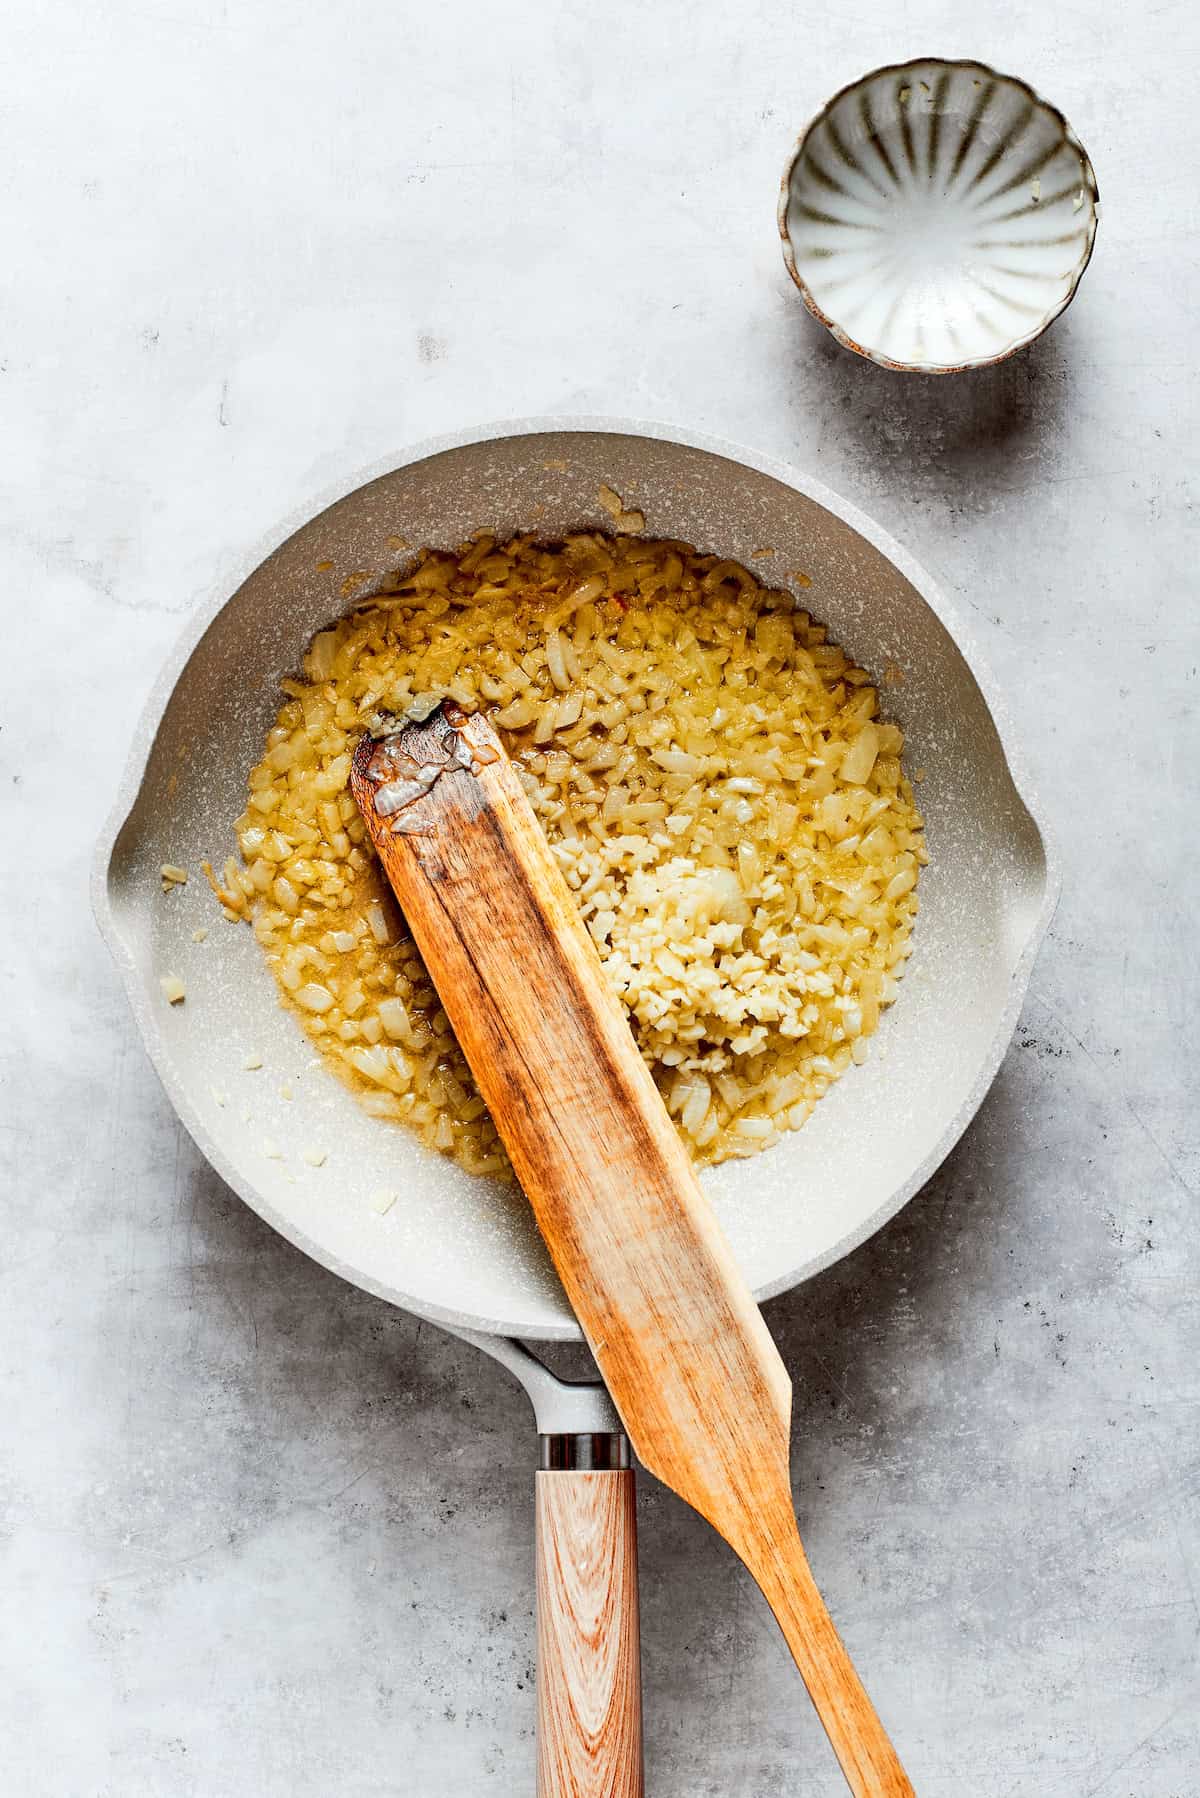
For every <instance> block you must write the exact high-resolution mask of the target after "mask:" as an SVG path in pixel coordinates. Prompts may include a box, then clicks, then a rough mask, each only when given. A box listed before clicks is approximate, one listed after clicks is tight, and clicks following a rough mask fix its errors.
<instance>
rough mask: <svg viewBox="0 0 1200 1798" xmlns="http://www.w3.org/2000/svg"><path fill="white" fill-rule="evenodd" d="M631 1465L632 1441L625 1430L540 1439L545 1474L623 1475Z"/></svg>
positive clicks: (539, 1461) (540, 1465)
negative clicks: (630, 1446) (630, 1442)
mask: <svg viewBox="0 0 1200 1798" xmlns="http://www.w3.org/2000/svg"><path fill="white" fill-rule="evenodd" d="M631 1465H632V1463H631V1461H630V1458H629V1438H628V1436H626V1435H625V1434H624V1432H623V1431H621V1430H605V1431H604V1432H603V1433H601V1434H593V1433H591V1432H588V1433H581V1432H577V1431H576V1432H572V1433H570V1434H556V1435H553V1436H545V1435H543V1436H539V1437H538V1468H539V1470H540V1471H541V1472H542V1473H619V1472H623V1471H624V1470H625V1469H626V1468H627V1467H629V1466H631Z"/></svg>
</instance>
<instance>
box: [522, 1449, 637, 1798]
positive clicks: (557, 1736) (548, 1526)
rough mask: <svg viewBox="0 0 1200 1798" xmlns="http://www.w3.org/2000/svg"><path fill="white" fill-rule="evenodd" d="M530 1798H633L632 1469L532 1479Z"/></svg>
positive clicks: (634, 1588)
mask: <svg viewBox="0 0 1200 1798" xmlns="http://www.w3.org/2000/svg"><path fill="white" fill-rule="evenodd" d="M537 1654H538V1669H537V1681H538V1685H537V1697H538V1709H537V1716H538V1722H537V1731H538V1751H537V1798H642V1794H643V1791H644V1786H643V1782H642V1679H641V1653H640V1648H639V1637H638V1579H637V1521H636V1513H635V1502H634V1475H633V1472H632V1469H630V1468H623V1469H620V1470H619V1471H613V1472H603V1473H576V1472H554V1473H539V1474H538V1475H537Z"/></svg>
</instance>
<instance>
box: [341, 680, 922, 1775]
mask: <svg viewBox="0 0 1200 1798" xmlns="http://www.w3.org/2000/svg"><path fill="white" fill-rule="evenodd" d="M351 786H352V789H353V792H354V796H355V799H356V800H357V802H358V805H359V807H360V809H361V811H362V814H363V817H364V818H365V820H366V823H367V827H368V829H369V831H370V833H371V838H372V841H373V842H374V844H375V848H376V850H377V851H378V854H379V858H380V860H381V862H382V863H383V867H384V869H385V871H386V873H387V876H388V879H389V880H390V882H391V884H392V888H393V891H394V892H395V894H396V897H397V899H398V900H399V902H400V905H401V908H402V909H403V911H404V915H405V917H406V918H407V920H408V923H409V927H410V928H411V930H412V933H413V935H414V937H415V938H416V941H417V944H418V947H419V948H420V951H421V954H422V955H423V956H424V958H425V964H426V966H427V967H428V969H429V972H430V974H431V976H432V978H433V981H434V984H435V986H436V987H437V990H438V993H439V995H440V997H441V1000H442V1003H443V1005H444V1006H445V1008H446V1013H447V1015H448V1016H449V1018H450V1022H451V1023H452V1025H453V1026H454V1030H455V1034H456V1035H457V1037H458V1040H459V1043H460V1044H461V1045H462V1049H463V1052H464V1054H465V1055H466V1058H467V1060H468V1062H469V1063H470V1065H471V1069H472V1071H473V1073H474V1075H475V1078H476V1081H477V1082H478V1085H479V1089H480V1091H481V1093H482V1094H483V1097H484V1098H485V1099H486V1101H487V1104H488V1106H489V1108H490V1110H491V1114H492V1117H493V1118H494V1120H495V1123H496V1127H497V1129H498V1130H499V1132H500V1135H501V1137H502V1138H503V1141H504V1144H505V1146H506V1148H507V1150H508V1153H509V1157H510V1159H511V1161H512V1164H513V1167H514V1168H515V1170H516V1173H517V1176H518V1178H519V1179H520V1181H521V1184H522V1186H523V1187H524V1189H525V1192H526V1195H527V1196H528V1199H529V1202H530V1204H531V1205H532V1206H533V1210H534V1214H535V1216H536V1218H537V1222H538V1226H539V1228H540V1229H541V1232H542V1235H543V1236H544V1237H545V1240H546V1243H547V1245H548V1247H549V1250H550V1254H551V1256H552V1258H553V1261H554V1265H555V1267H556V1268H557V1270H558V1274H559V1277H560V1279H561V1280H562V1283H563V1286H564V1287H565V1289H566V1292H567V1296H568V1298H569V1299H570V1301H571V1304H572V1306H573V1308H574V1311H575V1315H576V1317H577V1318H578V1319H579V1323H580V1326H581V1328H582V1329H583V1332H584V1335H585V1336H586V1337H587V1340H588V1343H589V1344H590V1346H591V1350H592V1353H593V1355H594V1356H595V1358H596V1362H597V1365H598V1366H599V1369H600V1372H601V1373H602V1374H603V1376H604V1379H605V1382H606V1384H607V1386H608V1390H609V1392H610V1393H611V1394H612V1398H613V1401H614V1403H615V1404H616V1407H617V1410H618V1411H619V1412H620V1414H621V1418H622V1421H623V1422H624V1424H625V1428H626V1430H627V1432H628V1434H629V1438H630V1440H631V1442H632V1443H633V1446H634V1448H635V1449H636V1450H637V1453H638V1455H639V1456H640V1458H641V1460H642V1461H643V1463H644V1464H645V1466H647V1467H648V1468H649V1469H650V1471H651V1472H652V1473H654V1474H656V1475H657V1476H658V1478H659V1479H660V1480H662V1481H663V1482H664V1483H665V1484H666V1485H668V1486H670V1487H671V1488H672V1489H673V1490H674V1491H676V1492H678V1493H679V1495H680V1496H681V1497H682V1498H685V1499H686V1500H687V1501H688V1503H689V1504H691V1505H694V1506H695V1508H696V1510H698V1511H699V1512H700V1513H701V1514H702V1515H703V1516H704V1517H706V1518H707V1519H708V1521H709V1522H710V1523H711V1524H712V1525H713V1526H714V1528H716V1529H717V1530H719V1531H720V1533H721V1534H722V1535H723V1536H724V1537H725V1539H726V1541H727V1542H729V1544H730V1545H731V1547H732V1548H733V1549H734V1551H735V1552H736V1553H737V1554H738V1555H739V1556H740V1557H741V1559H742V1560H743V1561H744V1562H745V1564H746V1566H747V1567H748V1568H749V1570H750V1572H751V1574H752V1575H753V1576H754V1578H755V1580H756V1581H757V1582H758V1584H759V1586H760V1587H761V1588H762V1592H763V1595H764V1596H765V1598H766V1600H767V1603H768V1604H769V1605H770V1607H771V1609H772V1611H773V1612H774V1613H775V1616H776V1618H777V1619H778V1621H779V1625H780V1628H781V1629H782V1630H783V1633H784V1636H785V1637H786V1639H787V1643H788V1646H789V1648H790V1649H791V1651H792V1654H793V1656H794V1658H795V1661H796V1665H797V1667H798V1668H799V1669H800V1672H801V1674H802V1675H803V1677H804V1682H805V1684H806V1685H807V1687H808V1690H809V1693H810V1695H811V1697H812V1701H813V1703H814V1705H815V1706H816V1708H817V1713H818V1715H819V1716H820V1719H821V1722H822V1723H823V1724H824V1726H825V1730H826V1733H827V1734H828V1736H829V1740H830V1742H831V1744H832V1746H833V1749H834V1752H835V1754H836V1755H837V1757H838V1760H839V1761H840V1763H841V1767H842V1771H843V1773H844V1774H845V1776H846V1781H847V1783H848V1785H849V1787H850V1789H851V1791H852V1792H854V1793H855V1794H856V1795H857V1798H898V1795H902V1794H911V1792H912V1789H913V1788H912V1786H911V1785H910V1783H909V1781H908V1779H907V1777H906V1776H905V1773H904V1770H903V1768H902V1767H901V1765H900V1762H899V1760H898V1759H897V1756H896V1752H895V1750H894V1749H893V1747H892V1745H891V1742H890V1741H889V1740H888V1737H887V1735H886V1733H885V1731H884V1728H883V1725H882V1723H881V1722H880V1720H879V1718H878V1717H877V1716H876V1714H875V1711H874V1709H873V1708H872V1706H871V1702H870V1700H869V1699H868V1697H867V1695H866V1692H865V1691H864V1690H863V1687H862V1685H861V1684H860V1682H859V1679H858V1675H857V1674H856V1673H855V1671H854V1667H853V1665H852V1663H851V1661H850V1657H849V1655H848V1654H847V1653H846V1650H845V1648H844V1647H843V1645H842V1642H841V1639H840V1638H839V1636H838V1634H837V1631H836V1630H835V1628H834V1626H833V1623H832V1621H831V1620H830V1617H829V1613H828V1611H827V1610H826V1609H825V1605H824V1602H823V1601H822V1599H821V1595H820V1593H819V1592H818V1591H817V1588H816V1584H815V1582H814V1580H813V1577H812V1573H811V1572H810V1570H809V1565H808V1561H807V1558H806V1556H805V1554H804V1550H803V1548H802V1546H801V1543H800V1537H799V1534H798V1531H797V1528H796V1520H795V1515H794V1512H793V1510H792V1498H791V1485H790V1481H789V1477H788V1437H789V1424H790V1413H791V1384H790V1381H789V1380H788V1376H787V1373H786V1371H785V1369H784V1366H783V1363H782V1361H781V1360H780V1358H779V1354H778V1352H777V1350H776V1348H775V1345H774V1343H773V1342H772V1340H771V1337H770V1335H769V1333H768V1331H767V1328H766V1325H765V1324H764V1323H763V1320H762V1317H761V1315H760V1314H759V1310H758V1307H757V1305H756V1304H755V1303H754V1300H753V1298H752V1296H751V1294H750V1292H749V1290H748V1288H747V1287H746V1284H745V1282H744V1280H743V1279H742V1277H741V1274H740V1273H739V1272H738V1269H737V1267H736V1265H735V1263H734V1260H733V1257H732V1255H731V1254H730V1251H729V1248H728V1245H727V1244H726V1242H725V1239H724V1237H723V1236H722V1234H721V1231H720V1229H719V1227H718V1225H717V1222H716V1219H715V1217H714V1215H713V1212H712V1209H711V1207H710V1206H709V1203H708V1201H707V1199H706V1198H705V1197H704V1195H703V1193H702V1191H701V1190H700V1187H699V1184H698V1183H697V1180H696V1176H695V1174H694V1173H693V1171H692V1166H691V1163H690V1161H689V1159H688V1155H687V1151H686V1149H685V1148H684V1146H683V1144H682V1142H681V1141H680V1139H679V1136H678V1135H677V1133H676V1130H675V1126H674V1125H673V1124H672V1122H671V1119H670V1117H669V1116H668V1114H667V1111H666V1108H665V1106H664V1105H663V1102H662V1099H661V1098H660V1097H659V1094H658V1091H657V1088H656V1087H655V1085H654V1082H653V1080H652V1079H651V1077H650V1073H649V1070H648V1069H647V1067H646V1064H645V1063H644V1062H643V1060H642V1058H641V1055H640V1054H639V1053H638V1049H637V1045H636V1044H635V1042H634V1040H633V1037H632V1035H631V1033H630V1029H629V1025H628V1023H627V1022H626V1019H625V1015H624V1013H623V1011H622V1009H621V1006H620V1003H619V1002H618V1000H617V998H616V997H615V995H614V994H613V993H612V991H611V990H610V988H609V986H608V984H607V982H606V980H605V978H604V973H603V970H602V968H601V966H600V961H599V958H598V956H597V954H596V950H595V948H594V947H593V944H592V941H591V938H590V937H589V936H588V934H587V931H586V930H585V929H584V927H583V924H582V922H581V920H580V918H579V914H578V912H577V910H576V907H575V903H574V901H573V899H572V897H571V894H570V892H569V890H568V888H567V886H566V883H565V881H564V880H563V878H562V875H561V874H560V873H559V870H558V868H557V866H556V864H555V861H554V858H553V856H552V854H551V852H550V849H549V847H548V845H547V842H546V839H545V837H544V835H543V834H542V830H541V827H540V826H539V824H538V822H537V819H536V818H535V817H534V814H533V812H532V810H531V808H530V806H529V802H528V800H527V799H526V797H525V794H524V791H523V789H522V787H521V783H520V781H519V779H518V777H517V774H516V771H515V770H514V768H513V767H512V765H511V763H510V762H509V760H508V758H507V756H506V754H505V752H504V749H503V746H502V745H501V743H500V741H499V739H498V737H497V736H496V733H495V731H494V730H493V729H492V727H491V726H490V725H489V724H488V723H487V721H486V719H484V718H482V717H478V716H476V717H470V718H467V717H464V716H462V715H461V714H459V713H457V712H456V711H454V710H453V708H449V707H444V708H442V709H441V710H439V711H437V712H435V713H434V714H433V715H432V716H431V717H430V718H429V719H428V720H426V721H425V722H424V723H421V724H413V723H406V724H403V725H402V726H401V727H400V728H399V729H398V730H397V732H396V733H395V734H394V735H392V736H388V737H386V738H383V739H382V740H380V741H375V740H372V739H369V738H368V739H365V740H364V741H363V743H362V744H360V746H359V749H358V753H357V754H356V756H355V758H354V766H353V771H352V775H351ZM558 1789H561V1790H563V1791H567V1792H570V1791H575V1790H580V1791H583V1790H587V1791H591V1790H593V1789H595V1790H597V1791H599V1790H601V1789H603V1790H604V1791H606V1792H607V1791H609V1790H610V1789H612V1790H617V1791H624V1790H626V1789H627V1788H626V1787H624V1786H615V1787H610V1786H609V1785H604V1786H603V1788H601V1786H600V1785H599V1784H597V1785H596V1786H595V1787H594V1788H593V1787H592V1786H590V1785H588V1786H585V1785H583V1784H582V1783H578V1784H575V1785H572V1784H570V1783H564V1784H563V1785H562V1786H561V1788H558Z"/></svg>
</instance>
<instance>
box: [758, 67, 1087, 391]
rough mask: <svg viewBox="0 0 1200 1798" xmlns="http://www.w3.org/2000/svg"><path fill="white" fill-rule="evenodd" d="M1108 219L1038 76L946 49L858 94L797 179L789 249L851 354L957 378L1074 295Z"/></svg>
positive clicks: (830, 124) (823, 116) (1016, 342)
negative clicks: (950, 55) (1036, 84)
mask: <svg viewBox="0 0 1200 1798" xmlns="http://www.w3.org/2000/svg"><path fill="white" fill-rule="evenodd" d="M1098 216H1099V195H1098V193H1097V189H1096V179H1095V176H1094V174H1093V172H1092V166H1091V163H1090V162H1089V160H1088V157H1087V154H1086V152H1085V150H1084V148H1083V146H1082V144H1081V143H1080V142H1079V140H1078V138H1077V137H1076V136H1075V134H1074V132H1073V131H1072V130H1071V127H1070V126H1069V125H1068V124H1067V121H1066V120H1065V119H1064V118H1063V116H1062V114H1061V113H1060V112H1059V111H1058V110H1057V109H1056V108H1055V107H1053V106H1050V105H1049V104H1047V102H1046V101H1044V100H1042V99H1041V98H1040V97H1039V96H1038V95H1037V94H1035V93H1034V91H1033V89H1032V88H1030V87H1028V86H1027V85H1026V84H1025V83H1024V82H1023V81H1018V80H1016V79H1014V78H1013V77H1011V76H1007V75H1000V74H998V73H997V72H996V71H995V70H994V69H989V68H987V67H985V66H984V65H983V64H981V63H973V62H964V63H951V62H942V61H938V60H934V59H926V60H923V61H920V62H911V63H905V64H902V65H900V66H897V67H894V68H888V69H880V70H877V71H876V73H875V74H873V75H868V76H867V77H866V78H865V79H864V80H863V81H860V82H857V83H855V84H854V85H853V86H851V87H848V88H844V89H843V90H842V92H841V93H840V94H838V95H837V96H836V97H835V98H834V99H833V100H831V101H830V103H829V105H828V106H827V107H826V108H825V109H824V111H823V112H821V113H820V114H819V115H818V116H817V118H815V119H814V120H813V122H812V123H811V124H810V125H809V127H808V129H807V130H806V131H805V132H804V134H803V136H802V137H801V138H800V140H799V142H798V144H797V146H796V150H795V153H794V155H793V157H792V159H791V161H790V162H789V164H788V167H787V170H786V171H785V174H784V179H783V185H782V190H781V193H780V202H779V228H780V235H781V237H782V239H783V249H784V259H785V261H786V262H787V265H788V269H789V271H790V273H791V275H792V278H793V279H794V280H795V282H796V284H797V286H798V287H799V288H800V291H801V293H802V294H803V295H804V299H805V303H806V304H807V305H808V307H809V310H810V311H811V312H813V313H814V314H815V316H816V317H817V318H819V319H820V320H821V322H822V323H823V324H825V325H827V326H828V327H829V329H830V330H831V331H832V332H833V334H834V335H835V337H837V338H838V340H839V341H840V342H841V343H843V344H845V345H846V347H847V348H848V349H852V350H856V351H857V352H858V353H859V354H860V355H864V356H868V357H870V358H871V359H872V360H873V361H876V362H880V363H883V364H884V365H886V366H888V367H892V368H900V369H905V370H912V371H924V372H930V373H933V372H937V373H953V372H957V371H959V370H961V369H964V368H972V367H979V366H981V365H984V364H986V363H989V362H997V361H1000V360H1001V359H1002V358H1003V357H1004V356H1007V355H1011V353H1012V352H1013V351H1014V350H1016V349H1019V348H1021V346H1022V345H1023V344H1026V343H1029V342H1030V341H1031V340H1032V339H1033V338H1034V337H1036V336H1038V334H1039V333H1040V332H1042V331H1044V330H1045V328H1046V326H1047V325H1048V324H1050V323H1051V322H1052V320H1053V319H1055V318H1057V316H1058V314H1059V313H1060V312H1061V311H1062V310H1063V308H1064V307H1065V306H1066V305H1068V303H1069V302H1070V300H1071V298H1072V297H1073V295H1074V292H1075V289H1076V287H1077V286H1078V283H1079V280H1080V277H1081V276H1082V274H1083V271H1084V269H1085V268H1086V267H1087V264H1088V259H1089V258H1090V256H1091V253H1092V244H1093V241H1094V238H1095V234H1096V223H1097V219H1098Z"/></svg>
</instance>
